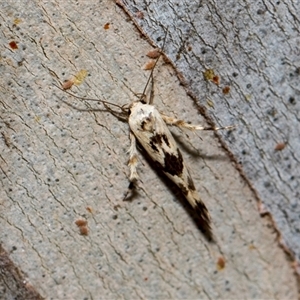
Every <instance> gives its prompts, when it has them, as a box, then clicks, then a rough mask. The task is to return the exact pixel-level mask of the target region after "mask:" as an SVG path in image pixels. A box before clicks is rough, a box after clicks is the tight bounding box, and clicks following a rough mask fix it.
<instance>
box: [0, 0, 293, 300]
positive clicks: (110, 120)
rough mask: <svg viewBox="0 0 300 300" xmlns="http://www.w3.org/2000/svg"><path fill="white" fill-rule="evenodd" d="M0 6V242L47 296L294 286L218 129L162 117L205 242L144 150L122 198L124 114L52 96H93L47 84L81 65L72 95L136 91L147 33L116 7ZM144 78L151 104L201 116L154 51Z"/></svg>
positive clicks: (153, 295) (209, 294) (121, 95)
mask: <svg viewBox="0 0 300 300" xmlns="http://www.w3.org/2000/svg"><path fill="white" fill-rule="evenodd" d="M0 18H1V24H2V26H1V44H2V47H1V61H0V67H1V74H2V76H1V78H0V87H1V92H2V93H1V99H0V100H1V102H0V107H1V115H0V117H1V119H0V122H1V136H2V139H1V140H0V147H1V148H0V171H1V184H2V187H1V190H0V209H1V215H0V216H1V217H0V226H1V229H2V230H1V232H0V242H1V244H2V247H3V248H4V249H5V250H6V251H7V252H8V253H9V254H10V259H11V261H12V262H13V263H14V264H15V266H16V268H19V269H20V270H22V273H23V274H25V275H24V276H25V277H26V282H28V284H30V286H32V287H33V288H34V289H35V290H36V292H37V293H39V294H40V295H41V296H42V297H44V298H46V299H140V298H141V299H158V298H159V299H180V298H189V299H196V298H197V299H200V298H201V299H233V298H235V299H237V298H248V299H250V298H251V299H297V297H298V291H297V278H296V276H295V274H294V271H293V269H292V267H291V261H289V260H288V258H287V256H286V254H285V253H284V251H283V250H282V248H280V246H279V244H278V241H277V233H276V231H275V230H274V227H273V224H272V220H271V219H270V218H268V217H266V218H261V217H260V216H259V213H258V209H257V202H256V197H255V195H254V194H253V192H252V191H251V189H250V188H249V185H248V184H247V183H246V182H245V180H244V179H243V178H242V177H241V175H240V173H239V172H238V171H237V169H236V168H235V165H234V163H233V162H232V161H231V159H230V157H229V156H228V154H227V152H226V151H225V150H224V149H223V148H222V147H221V145H220V143H219V140H218V139H217V138H216V136H215V135H214V134H212V133H207V132H206V133H201V134H200V133H198V134H193V133H186V132H184V133H182V132H180V131H178V130H176V129H172V132H173V133H174V134H175V136H176V138H177V140H178V142H179V144H180V145H181V147H182V149H183V155H184V159H185V160H186V161H187V164H188V165H189V166H190V170H191V173H192V176H193V179H194V182H195V185H196V188H197V190H198V191H199V193H200V194H201V196H202V199H203V201H204V202H205V203H206V204H207V206H208V208H209V211H210V213H211V216H212V219H213V231H214V235H215V238H216V242H215V243H209V242H208V241H207V240H206V239H205V238H204V237H203V235H202V234H201V233H200V231H199V229H198V228H197V227H196V226H195V224H194V222H193V218H192V217H191V214H190V211H189V210H188V209H186V205H185V200H184V199H183V197H182V196H181V195H180V193H178V192H177V191H176V190H175V191H174V190H173V188H172V187H169V183H168V182H166V181H164V180H163V178H161V177H160V176H158V175H157V173H156V172H155V171H154V170H153V169H152V168H151V165H149V163H148V161H147V160H145V159H144V158H143V156H142V155H140V156H139V158H140V164H139V173H140V176H141V179H142V181H143V183H142V187H143V189H141V190H139V192H138V194H137V195H135V197H134V198H133V200H132V201H130V202H123V201H122V199H123V195H124V192H125V191H126V190H127V186H128V180H127V178H128V174H129V170H128V167H127V162H128V153H127V151H128V149H129V138H128V125H127V124H126V123H122V122H119V121H118V120H117V119H116V118H115V117H114V116H112V115H111V114H110V113H108V112H80V111H78V110H75V109H73V108H71V107H69V106H67V105H65V104H64V103H62V101H61V99H64V100H66V101H68V102H69V103H73V104H74V105H76V106H78V107H81V108H89V107H90V106H92V107H96V108H99V107H100V108H101V105H98V104H97V103H91V102H89V103H87V102H84V101H79V100H78V99H76V98H74V97H70V96H68V95H67V94H65V93H63V92H62V91H60V90H59V89H57V88H56V87H55V86H54V84H57V83H59V82H62V81H63V80H64V79H69V78H71V77H72V76H73V75H75V74H77V73H78V71H80V70H83V69H84V70H87V71H88V77H87V78H86V79H85V80H84V82H83V83H82V84H81V85H79V86H73V87H72V92H74V93H76V94H77V95H80V96H82V97H90V98H91V97H92V98H98V99H105V100H107V101H111V102H114V103H117V104H119V105H123V104H127V103H128V102H130V101H133V100H136V96H135V93H140V92H142V91H143V89H144V86H145V83H146V81H147V79H148V76H149V71H145V70H142V66H143V65H144V64H145V63H146V62H147V61H148V58H147V57H146V53H147V52H148V51H149V50H151V46H150V45H149V44H148V43H147V42H146V41H145V40H143V39H142V38H141V36H140V34H139V33H138V31H137V30H136V29H135V27H134V26H133V24H132V23H131V22H130V20H129V19H128V18H127V17H126V15H125V14H124V12H123V10H122V9H121V8H120V7H118V6H116V5H115V3H114V2H113V1H101V2H99V1H97V2H96V1H90V2H87V1H77V2H76V3H75V2H72V1H60V2H49V1H30V2H26V3H25V2H23V1H6V3H1V4H0ZM107 23H110V24H109V26H108V29H105V26H104V25H105V24H107ZM11 41H16V42H17V45H18V49H15V50H14V49H12V48H11V47H10V45H9V43H10V42H11ZM154 92H155V98H154V101H155V105H156V106H157V107H158V109H159V110H160V111H162V112H165V113H167V114H169V115H171V116H174V117H179V118H181V119H185V120H188V121H190V122H192V123H202V124H205V120H204V118H203V117H202V116H201V115H200V114H199V107H198V108H197V106H196V105H195V103H194V102H193V99H191V98H190V97H189V96H188V95H187V93H186V91H185V90H184V88H183V87H182V86H181V85H180V82H179V80H178V78H177V73H176V71H175V70H174V69H173V68H172V67H171V66H170V65H169V64H166V63H164V62H163V61H162V60H161V61H160V63H159V64H158V66H157V69H156V71H155V89H154ZM224 122H225V123H227V124H228V122H226V120H225V121H224ZM230 123H231V122H230ZM222 124H223V121H222ZM187 134H188V136H189V138H187ZM227 138H230V134H228V136H227ZM78 219H86V220H87V222H88V229H89V234H88V235H86V236H83V235H80V232H79V228H78V227H77V226H76V225H75V221H76V220H78ZM222 261H225V265H224V266H223V267H222ZM0 282H1V281H0ZM7 298H8V297H7Z"/></svg>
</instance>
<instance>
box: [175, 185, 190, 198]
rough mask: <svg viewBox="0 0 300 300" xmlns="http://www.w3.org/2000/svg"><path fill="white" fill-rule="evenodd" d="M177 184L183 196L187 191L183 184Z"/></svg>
mask: <svg viewBox="0 0 300 300" xmlns="http://www.w3.org/2000/svg"><path fill="white" fill-rule="evenodd" d="M177 185H178V187H179V188H180V190H181V192H182V193H183V194H184V195H185V196H186V195H187V194H188V193H189V191H188V189H187V188H186V187H185V186H184V185H183V184H181V183H178V184H177Z"/></svg>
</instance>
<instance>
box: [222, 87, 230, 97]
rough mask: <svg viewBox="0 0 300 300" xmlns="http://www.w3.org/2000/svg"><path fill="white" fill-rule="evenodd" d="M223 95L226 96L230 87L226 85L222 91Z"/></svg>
mask: <svg viewBox="0 0 300 300" xmlns="http://www.w3.org/2000/svg"><path fill="white" fill-rule="evenodd" d="M222 92H223V94H225V95H227V94H229V92H230V86H228V85H226V86H224V87H223V89H222Z"/></svg>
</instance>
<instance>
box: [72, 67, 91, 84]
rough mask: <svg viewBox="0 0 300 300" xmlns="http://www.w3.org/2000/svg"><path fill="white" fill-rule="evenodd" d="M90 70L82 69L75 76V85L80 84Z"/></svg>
mask: <svg viewBox="0 0 300 300" xmlns="http://www.w3.org/2000/svg"><path fill="white" fill-rule="evenodd" d="M87 74H88V72H87V70H80V71H79V72H78V73H77V74H76V75H75V76H74V79H73V81H74V84H75V85H80V84H81V83H82V82H83V80H84V79H85V77H86V76H87Z"/></svg>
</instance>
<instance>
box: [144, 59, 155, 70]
mask: <svg viewBox="0 0 300 300" xmlns="http://www.w3.org/2000/svg"><path fill="white" fill-rule="evenodd" d="M154 65H155V60H149V61H148V62H146V63H145V64H144V65H143V67H142V69H143V70H152V69H153V67H154Z"/></svg>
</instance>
